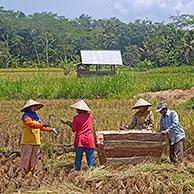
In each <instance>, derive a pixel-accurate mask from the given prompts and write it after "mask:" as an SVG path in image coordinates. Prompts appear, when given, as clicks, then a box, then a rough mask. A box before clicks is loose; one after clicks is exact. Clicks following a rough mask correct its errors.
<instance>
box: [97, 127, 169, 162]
mask: <svg viewBox="0 0 194 194" xmlns="http://www.w3.org/2000/svg"><path fill="white" fill-rule="evenodd" d="M96 141H97V142H96V143H97V152H98V157H99V160H100V164H104V163H106V162H120V163H130V164H137V163H141V162H144V161H145V162H151V161H155V162H159V161H160V158H161V155H162V152H163V147H164V144H165V138H164V136H162V135H161V133H158V132H150V131H139V130H127V131H99V132H97V133H96Z"/></svg>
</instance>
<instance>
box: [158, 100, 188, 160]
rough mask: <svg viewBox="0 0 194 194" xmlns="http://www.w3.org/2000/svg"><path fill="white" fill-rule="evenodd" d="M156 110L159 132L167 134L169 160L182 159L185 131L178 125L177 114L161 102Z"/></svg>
mask: <svg viewBox="0 0 194 194" xmlns="http://www.w3.org/2000/svg"><path fill="white" fill-rule="evenodd" d="M156 112H159V113H160V114H161V117H160V132H161V133H162V134H163V135H168V139H169V145H170V148H169V156H170V161H171V162H173V163H177V162H178V161H182V160H183V140H184V139H185V132H184V130H183V129H182V128H181V127H180V125H179V117H178V114H177V113H176V112H175V111H174V110H169V109H168V107H167V104H166V103H163V102H161V103H160V104H159V105H158V106H157V108H156Z"/></svg>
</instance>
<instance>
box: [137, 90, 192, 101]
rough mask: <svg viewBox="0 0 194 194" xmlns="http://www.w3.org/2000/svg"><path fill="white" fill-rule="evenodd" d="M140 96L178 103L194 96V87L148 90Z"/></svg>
mask: <svg viewBox="0 0 194 194" xmlns="http://www.w3.org/2000/svg"><path fill="white" fill-rule="evenodd" d="M138 96H142V97H145V98H146V99H149V100H164V101H165V100H168V101H169V100H170V101H173V102H176V103H181V102H184V101H186V100H189V99H190V98H192V97H194V87H192V88H191V89H190V90H165V91H159V92H147V93H143V94H139V95H138Z"/></svg>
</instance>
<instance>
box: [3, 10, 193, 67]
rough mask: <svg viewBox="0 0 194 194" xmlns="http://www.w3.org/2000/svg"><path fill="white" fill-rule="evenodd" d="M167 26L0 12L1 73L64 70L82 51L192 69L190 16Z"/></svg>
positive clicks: (126, 61)
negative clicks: (109, 52) (22, 69)
mask: <svg viewBox="0 0 194 194" xmlns="http://www.w3.org/2000/svg"><path fill="white" fill-rule="evenodd" d="M171 21H172V22H170V23H167V24H165V23H153V22H152V21H150V20H143V21H141V20H136V21H134V22H129V23H123V22H122V21H120V20H119V19H117V18H110V19H98V20H96V19H93V18H92V17H90V16H88V15H85V14H83V15H81V16H80V17H79V18H75V19H71V20H70V19H68V18H66V17H65V16H58V15H57V14H54V13H51V12H49V13H47V12H41V13H34V14H33V15H28V16H27V15H25V14H24V13H23V12H21V11H12V10H5V9H4V8H3V7H0V68H8V67H62V68H66V67H67V66H68V65H70V66H72V64H75V63H77V62H79V61H80V50H81V49H91V50H99V49H100V50H103V49H109V50H115V49H118V50H121V52H122V57H123V62H124V65H126V66H129V67H146V68H148V69H149V68H153V67H161V66H179V65H183V64H184V65H193V62H194V30H193V26H194V15H178V16H172V17H171Z"/></svg>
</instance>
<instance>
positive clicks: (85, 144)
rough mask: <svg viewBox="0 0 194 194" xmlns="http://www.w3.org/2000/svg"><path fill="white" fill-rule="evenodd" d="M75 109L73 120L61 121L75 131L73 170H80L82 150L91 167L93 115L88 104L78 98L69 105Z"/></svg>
mask: <svg viewBox="0 0 194 194" xmlns="http://www.w3.org/2000/svg"><path fill="white" fill-rule="evenodd" d="M70 107H71V108H74V109H76V111H77V113H78V114H77V115H76V116H75V117H74V118H73V121H72V122H71V121H69V120H65V119H61V122H63V123H64V124H67V125H69V126H70V127H71V129H72V131H73V132H74V133H75V141H74V147H75V162H74V166H75V170H80V168H81V163H82V156H83V152H84V151H85V152H86V159H87V163H88V167H89V168H90V167H92V166H93V164H94V148H95V146H94V137H93V135H92V125H93V117H92V114H91V113H90V112H91V110H90V108H89V107H88V105H87V104H86V103H85V102H84V101H83V100H80V101H78V102H76V103H75V104H73V105H71V106H70Z"/></svg>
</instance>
